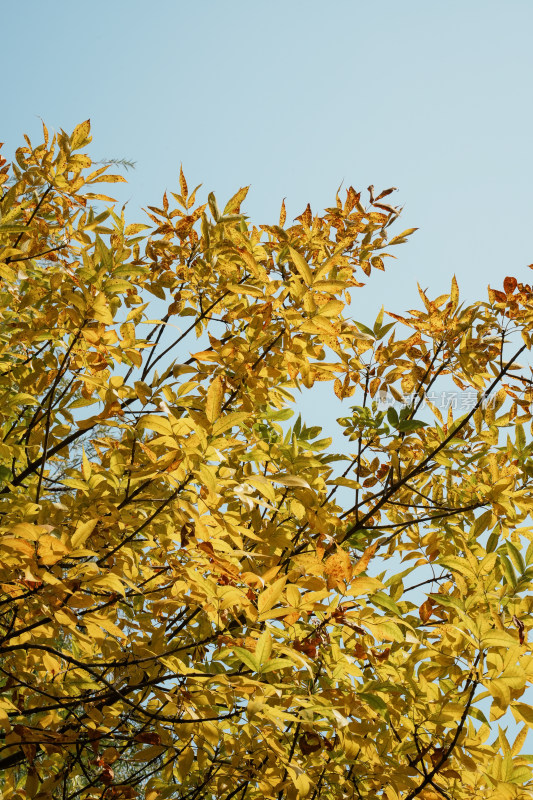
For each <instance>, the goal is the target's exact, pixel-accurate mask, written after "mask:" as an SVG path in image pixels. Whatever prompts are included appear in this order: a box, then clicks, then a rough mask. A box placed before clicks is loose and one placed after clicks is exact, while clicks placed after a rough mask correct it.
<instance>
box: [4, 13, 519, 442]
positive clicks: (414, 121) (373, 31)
mask: <svg viewBox="0 0 533 800" xmlns="http://www.w3.org/2000/svg"><path fill="white" fill-rule="evenodd" d="M1 12H2V13H1V22H2V27H3V30H4V37H3V63H4V75H5V76H6V78H5V80H4V83H3V89H2V91H3V98H4V102H3V108H4V115H3V119H2V120H1V135H0V139H1V140H4V141H5V142H6V146H5V148H4V151H5V153H6V154H7V155H8V156H9V155H11V154H12V153H13V152H14V149H15V148H16V147H17V146H18V145H20V144H21V143H22V135H23V133H28V134H30V136H31V138H32V139H33V140H35V141H37V140H38V139H39V137H40V135H41V132H40V131H41V123H40V118H42V119H44V121H45V122H46V124H47V125H48V127H49V128H51V129H56V130H57V129H59V128H63V129H65V130H67V131H69V132H70V131H71V130H72V129H73V127H74V126H75V125H76V124H77V123H79V122H81V121H82V120H84V119H86V118H87V117H90V118H91V121H92V129H93V145H92V155H93V157H94V158H95V159H104V158H112V157H116V158H127V159H131V160H133V161H135V162H136V168H135V170H133V171H130V172H129V173H128V174H127V177H128V180H129V183H128V185H127V186H122V185H120V184H119V185H114V186H113V187H111V188H112V189H113V190H114V195H115V196H116V197H117V198H118V199H119V200H120V201H121V202H123V201H125V200H127V201H128V216H129V217H131V218H132V219H133V218H134V219H135V220H136V221H139V220H140V219H142V214H141V212H140V209H141V208H142V207H143V206H146V205H154V204H155V205H157V204H159V202H160V199H161V196H162V194H163V192H164V191H165V189H170V190H172V189H177V186H178V170H179V164H180V163H181V162H182V163H183V167H184V170H185V174H186V177H187V179H188V182H189V185H190V186H191V185H192V186H194V185H196V184H198V183H201V184H203V187H204V189H205V193H206V194H207V192H208V191H211V190H214V191H215V193H216V194H217V197H218V198H219V201H225V200H226V199H227V198H228V197H230V196H231V195H232V194H233V193H234V192H235V191H236V190H237V189H238V188H239V187H240V186H242V185H247V184H251V185H252V188H251V191H250V194H249V196H248V199H247V201H246V206H245V209H244V210H245V211H246V212H247V213H248V214H249V215H250V216H251V218H252V220H253V221H254V222H256V223H267V222H277V219H278V215H279V207H280V203H281V199H282V198H283V197H285V198H286V203H287V209H288V219H289V220H290V219H291V218H292V217H294V216H296V215H297V214H299V213H301V211H303V209H304V208H305V205H306V203H307V202H308V201H309V202H310V203H311V206H312V208H313V211H314V212H317V211H318V212H320V211H322V209H323V208H324V207H325V206H328V205H331V204H333V202H334V197H335V192H336V190H337V188H338V186H339V185H340V184H341V182H343V181H344V185H345V186H346V187H347V186H349V185H350V184H352V185H353V186H354V187H355V188H356V189H358V190H359V189H363V190H366V187H367V186H368V185H369V184H374V185H375V186H376V189H384V188H387V187H390V186H396V187H398V191H397V192H396V193H394V194H393V195H392V196H391V197H392V202H394V203H396V204H398V205H401V206H403V207H404V211H403V214H402V218H401V219H400V221H398V222H397V223H396V226H395V228H393V229H392V230H393V231H395V232H396V233H399V232H400V231H401V230H403V229H404V228H406V227H418V228H419V230H418V231H417V232H416V233H415V234H414V236H413V237H411V239H410V241H409V243H408V244H405V245H403V246H401V247H398V248H395V253H396V255H397V256H398V258H397V260H396V261H394V260H392V259H389V260H388V262H387V266H388V269H387V271H386V273H380V272H374V273H373V275H372V276H371V278H370V280H369V281H368V283H367V285H366V286H365V287H364V288H362V289H359V290H357V291H356V292H354V298H353V304H352V308H351V313H352V314H353V316H354V318H355V319H358V320H360V321H363V322H369V321H370V322H372V321H373V320H374V319H375V317H376V315H377V313H378V311H379V309H380V307H381V305H382V304H383V305H384V306H385V308H386V309H389V310H393V311H396V312H398V313H402V312H403V311H404V310H406V309H408V308H413V307H419V304H420V299H419V297H418V293H417V288H416V286H417V281H419V282H420V283H421V285H422V287H423V288H425V289H426V288H427V289H428V292H429V294H430V295H433V296H437V295H439V294H442V293H444V292H446V291H447V290H448V288H449V285H450V281H451V277H452V275H453V274H454V273H455V274H456V275H457V278H458V280H459V285H460V289H461V292H462V295H463V297H464V298H465V299H466V300H467V301H473V300H475V299H484V298H485V297H486V287H487V284H488V283H491V284H492V285H493V286H494V287H500V286H501V284H502V281H503V278H504V277H505V276H506V275H515V276H516V277H518V278H519V280H524V281H526V282H529V280H530V279H533V275H532V274H531V271H530V270H529V269H528V268H527V265H528V264H529V263H531V262H533V241H532V236H531V222H532V217H533V214H532V212H533V197H532V192H531V179H532V155H531V149H532V140H533V137H532V129H533V104H532V86H533V80H532V79H533V47H532V45H531V32H532V31H533V2H532V0H506V1H505V2H501V0H500V2H494V1H493V0H441V2H436V0H404V2H398V0H380V2H366V3H364V2H360V0H337V1H336V2H335V0H331V2H328V3H326V2H323V1H322V2H321V1H320V0H305V1H303V0H285V1H284V2H283V1H281V0H263V1H262V2H261V1H260V0H256V1H255V2H250V0H248V2H245V1H244V0H232V1H231V0H227V2H222V0H196V1H195V2H181V0H174V1H172V0H152V2H150V3H146V2H140V0H111V1H110V0H106V1H105V2H103V0H91V2H90V3H88V4H86V3H75V2H74V3H73V2H66V0H52V2H49V3H43V2H41V1H40V0H27V2H25V3H19V2H5V1H4V3H3V4H2V8H1ZM325 390H326V387H315V389H314V390H313V392H314V397H315V398H316V395H317V394H319V393H320V392H323V391H325ZM310 399H311V398H305V399H302V401H301V402H302V408H303V409H304V412H305V410H306V409H307V408H308V409H312V408H314V409H316V403H313V404H311V403H310ZM352 402H353V401H352ZM339 413H340V410H339ZM343 413H345V411H343ZM336 416H338V414H337V413H335V414H334V415H332V418H334V417H336ZM314 422H316V420H314ZM326 422H327V421H326ZM333 424H334V423H333ZM326 429H327V432H328V433H330V434H331V433H333V430H332V429H331V426H329V425H328V424H326ZM340 441H341V442H344V440H342V437H341V438H340Z"/></svg>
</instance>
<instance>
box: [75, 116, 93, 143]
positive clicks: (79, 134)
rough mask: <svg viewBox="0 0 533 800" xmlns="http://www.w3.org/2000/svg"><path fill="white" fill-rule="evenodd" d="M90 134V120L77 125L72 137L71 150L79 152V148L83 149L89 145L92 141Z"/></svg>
mask: <svg viewBox="0 0 533 800" xmlns="http://www.w3.org/2000/svg"><path fill="white" fill-rule="evenodd" d="M90 132H91V120H90V119H86V120H85V122H81V123H80V124H79V125H76V127H75V128H74V130H73V131H72V135H71V137H70V147H71V150H77V149H78V148H79V147H83V145H84V144H89V142H90V141H91V140H90V138H89V134H90Z"/></svg>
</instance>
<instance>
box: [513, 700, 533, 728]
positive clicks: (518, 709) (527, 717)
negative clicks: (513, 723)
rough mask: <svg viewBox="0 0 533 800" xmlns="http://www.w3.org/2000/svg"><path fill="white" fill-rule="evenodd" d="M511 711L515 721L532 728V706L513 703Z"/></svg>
mask: <svg viewBox="0 0 533 800" xmlns="http://www.w3.org/2000/svg"><path fill="white" fill-rule="evenodd" d="M511 711H512V712H513V716H514V718H515V719H516V720H517V721H519V720H520V721H522V722H525V723H526V725H528V726H529V727H530V728H533V706H530V705H528V704H527V703H513V704H512V705H511Z"/></svg>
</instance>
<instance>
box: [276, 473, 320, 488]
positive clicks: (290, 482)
mask: <svg viewBox="0 0 533 800" xmlns="http://www.w3.org/2000/svg"><path fill="white" fill-rule="evenodd" d="M267 477H268V480H269V481H273V482H274V483H281V485H282V486H294V487H301V488H303V489H309V488H310V486H309V484H308V483H307V481H306V480H305V479H304V478H300V477H299V476H298V475H285V474H282V473H279V474H278V475H268V476H267Z"/></svg>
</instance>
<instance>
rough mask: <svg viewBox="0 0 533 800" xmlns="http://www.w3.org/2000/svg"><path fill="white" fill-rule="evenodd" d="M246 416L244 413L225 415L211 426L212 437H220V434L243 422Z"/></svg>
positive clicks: (235, 412) (237, 412)
mask: <svg viewBox="0 0 533 800" xmlns="http://www.w3.org/2000/svg"><path fill="white" fill-rule="evenodd" d="M248 416H249V415H248V414H247V413H246V412H245V411H244V412H243V411H234V412H232V413H231V414H226V416H224V417H222V419H219V420H218V421H217V422H215V424H214V425H213V436H220V434H221V433H225V431H227V430H229V429H230V428H233V426H234V425H238V424H239V423H240V422H243V421H244V420H245V419H246V418H247V417H248Z"/></svg>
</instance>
